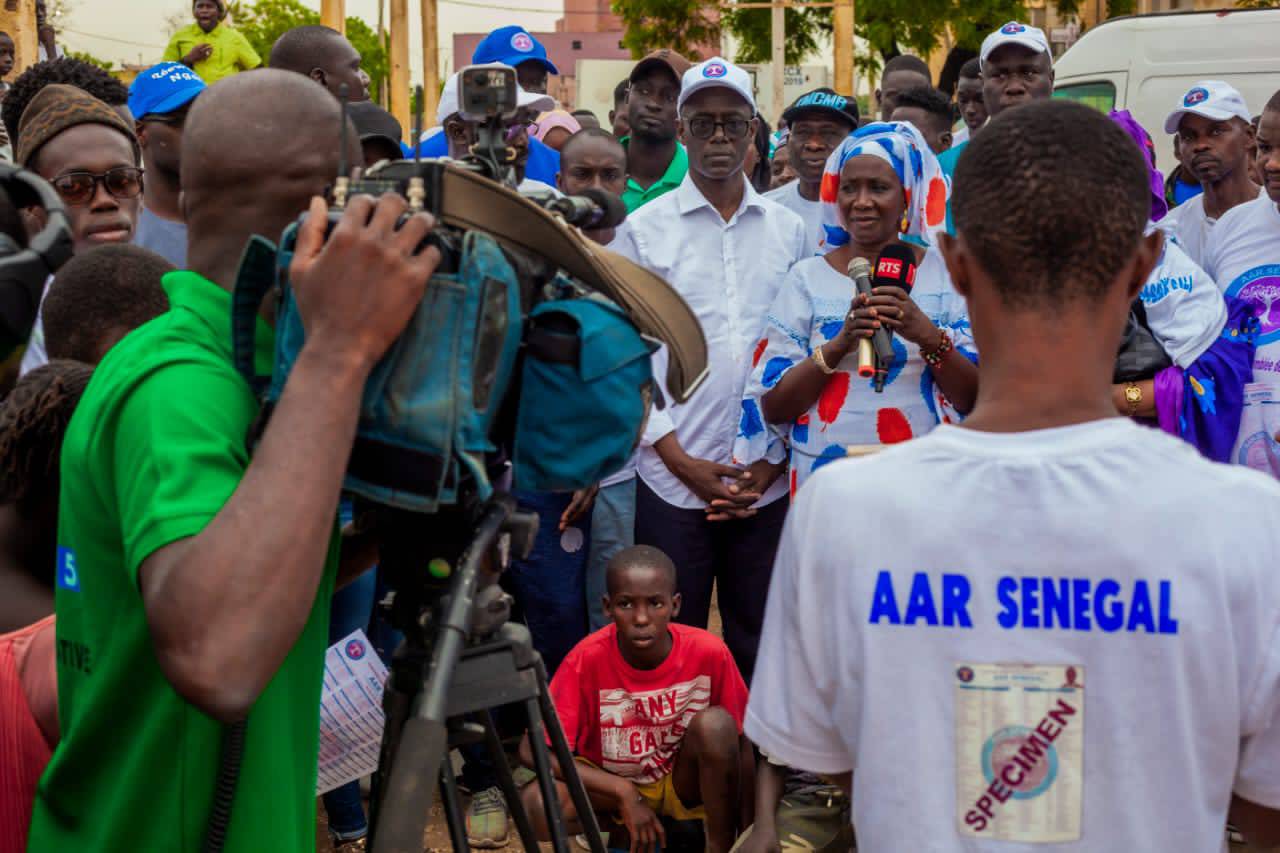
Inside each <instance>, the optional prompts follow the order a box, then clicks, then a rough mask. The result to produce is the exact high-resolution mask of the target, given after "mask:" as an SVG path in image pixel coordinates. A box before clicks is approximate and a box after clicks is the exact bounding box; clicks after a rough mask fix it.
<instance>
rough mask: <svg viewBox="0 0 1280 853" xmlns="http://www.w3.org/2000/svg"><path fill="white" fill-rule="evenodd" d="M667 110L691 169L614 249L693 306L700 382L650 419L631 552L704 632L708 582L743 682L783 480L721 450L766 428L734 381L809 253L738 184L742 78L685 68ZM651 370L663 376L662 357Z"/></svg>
mask: <svg viewBox="0 0 1280 853" xmlns="http://www.w3.org/2000/svg"><path fill="white" fill-rule="evenodd" d="M677 110H678V112H679V115H680V134H681V138H682V140H683V142H684V144H685V146H686V148H687V149H688V152H689V174H688V175H687V176H686V177H685V179H684V182H683V183H682V184H681V185H680V186H679V187H678V188H677V189H676V190H674V191H672V192H670V193H667V194H666V195H664V196H662V197H661V198H658V199H656V200H654V201H652V202H650V203H649V204H646V205H645V206H644V207H643V208H641V209H640V210H638V211H636V212H635V213H634V214H633V215H632V217H631V219H630V227H629V229H628V230H627V233H626V234H625V235H624V236H623V237H622V238H620V239H619V240H617V241H615V243H614V244H613V246H612V247H611V248H614V249H615V250H617V251H619V252H621V253H622V254H624V255H626V256H628V257H630V258H632V259H633V260H635V261H636V262H637V263H640V264H642V265H644V266H646V267H648V268H649V269H652V270H653V271H655V272H657V273H658V274H659V275H661V276H662V277H663V278H665V279H666V280H667V281H669V282H671V284H672V285H673V286H674V287H675V288H676V289H677V290H678V291H679V292H680V294H681V295H682V296H683V297H684V298H685V300H686V301H687V302H688V303H689V305H690V307H691V308H693V310H694V312H695V313H696V314H697V316H698V321H699V322H700V323H701V324H702V330H703V332H704V334H705V335H706V338H707V348H708V356H709V358H708V369H709V375H708V377H707V380H706V382H705V383H704V385H703V387H701V388H700V389H699V390H698V391H697V392H696V393H695V394H694V395H693V397H692V398H691V399H690V400H689V401H688V402H687V403H683V404H680V405H670V404H669V405H668V406H667V407H666V408H665V409H655V410H654V411H653V413H652V415H651V416H650V419H649V424H648V426H647V428H646V430H645V434H644V437H643V439H642V442H641V445H642V446H641V450H640V456H639V461H638V474H639V482H638V483H637V495H636V543H637V544H643V545H652V546H654V547H657V548H660V549H662V550H663V551H665V552H666V553H667V555H668V556H670V557H671V559H672V560H673V561H674V562H675V564H676V566H677V567H678V568H679V591H680V593H681V595H682V596H683V599H684V603H683V607H682V609H681V612H680V616H679V621H681V622H683V623H685V624H690V625H696V626H699V627H706V624H707V616H708V612H709V609H710V603H711V588H712V585H713V583H715V584H718V586H717V596H718V602H719V607H720V614H721V616H722V618H723V620H724V637H725V642H726V643H727V644H728V646H729V649H730V651H732V652H733V656H734V659H735V660H736V661H737V662H738V667H739V668H740V669H741V670H742V674H743V677H744V678H746V679H748V680H750V678H751V670H752V668H753V666H754V664H755V650H756V645H757V643H758V642H759V636H760V625H761V622H762V620H763V618H764V591H765V590H766V589H767V588H768V583H769V575H770V572H771V569H772V564H773V555H774V551H775V549H776V547H777V543H778V537H779V535H780V534H781V531H782V522H783V518H784V516H785V515H786V511H787V501H786V500H785V496H786V493H787V484H786V481H785V478H783V477H782V476H781V475H782V473H783V470H784V469H783V463H782V462H781V461H778V462H777V463H770V462H768V461H765V460H761V461H760V462H758V463H756V464H754V465H752V466H750V467H749V468H745V469H743V468H740V467H737V466H734V465H733V464H732V462H733V460H732V457H731V450H732V446H733V441H734V438H735V437H736V436H737V434H738V433H739V432H740V431H744V430H746V431H754V430H762V429H764V428H765V427H764V423H763V420H762V419H761V417H760V413H759V411H758V410H755V409H754V408H753V407H752V408H744V407H743V404H742V389H743V385H744V384H745V382H746V378H747V374H748V372H749V371H750V370H751V360H752V354H753V352H754V351H755V347H756V344H757V342H759V341H760V337H761V332H762V330H763V329H764V323H765V316H766V314H767V312H768V310H769V305H770V304H771V303H772V302H773V298H774V295H775V294H776V293H777V290H778V287H779V286H780V285H781V283H782V281H783V277H784V276H785V275H786V272H787V270H788V269H789V268H790V267H791V265H792V264H794V263H795V262H796V261H797V260H800V259H801V258H802V257H805V256H806V255H808V254H810V253H811V251H812V249H811V247H810V244H809V240H808V235H807V234H806V233H805V227H804V223H803V221H802V220H801V219H800V217H799V216H797V215H796V214H794V213H792V212H791V211H789V210H787V209H786V208H784V207H782V206H781V205H779V204H776V203H775V202H772V201H769V200H768V199H766V198H765V197H764V196H762V195H760V194H759V193H757V192H756V191H755V190H754V189H752V187H751V185H750V184H749V183H748V181H747V180H746V178H745V176H744V175H743V171H742V164H743V161H744V160H745V159H746V152H747V148H748V146H750V145H751V140H752V139H753V137H754V134H755V125H756V117H755V116H756V107H755V100H754V98H753V97H752V94H751V78H750V77H749V76H748V75H747V73H746V72H745V71H743V70H742V69H740V68H738V67H737V66H735V65H733V64H731V63H729V62H727V61H726V60H724V59H721V58H720V57H715V58H712V59H709V60H707V61H706V62H703V63H701V64H700V65H696V66H694V67H693V68H690V69H689V70H688V71H687V72H686V73H685V75H684V78H683V80H682V81H681V90H680V97H679V101H678V103H677ZM850 288H852V285H850ZM850 293H852V289H851V290H850ZM655 375H657V376H664V375H665V351H660V352H659V353H658V355H657V356H656V358H655Z"/></svg>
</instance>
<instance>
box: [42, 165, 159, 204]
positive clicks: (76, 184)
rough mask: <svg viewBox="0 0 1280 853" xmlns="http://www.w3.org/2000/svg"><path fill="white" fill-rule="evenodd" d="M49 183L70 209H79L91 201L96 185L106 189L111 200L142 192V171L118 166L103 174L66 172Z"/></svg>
mask: <svg viewBox="0 0 1280 853" xmlns="http://www.w3.org/2000/svg"><path fill="white" fill-rule="evenodd" d="M50 183H52V184H53V188H54V189H55V190H57V191H58V195H60V196H62V200H63V201H65V202H66V203H67V204H69V205H71V206H72V207H80V206H82V205H86V204H88V203H89V202H91V201H93V197H94V195H95V194H96V193H97V192H98V184H99V183H101V184H102V186H104V187H106V190H107V193H108V194H109V195H111V197H112V198H134V197H135V196H137V195H138V193H140V192H142V170H141V169H136V168H134V167H133V166H119V167H117V168H115V169H108V170H107V171H105V172H101V173H95V172H66V173H64V174H61V175H59V176H58V177H56V178H54V179H53V180H52V181H50Z"/></svg>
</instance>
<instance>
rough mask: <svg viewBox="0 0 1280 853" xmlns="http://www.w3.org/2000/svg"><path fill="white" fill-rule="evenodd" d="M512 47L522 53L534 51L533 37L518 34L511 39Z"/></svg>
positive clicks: (526, 34)
mask: <svg viewBox="0 0 1280 853" xmlns="http://www.w3.org/2000/svg"><path fill="white" fill-rule="evenodd" d="M511 46H512V47H513V48H515V49H516V50H518V51H520V52H521V53H528V52H529V51H531V50H533V36H531V35H529V34H528V33H516V34H515V35H513V36H512V37H511Z"/></svg>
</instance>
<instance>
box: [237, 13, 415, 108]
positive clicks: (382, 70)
mask: <svg viewBox="0 0 1280 853" xmlns="http://www.w3.org/2000/svg"><path fill="white" fill-rule="evenodd" d="M227 5H228V12H229V13H230V16H229V17H230V20H231V22H232V25H233V26H234V27H235V28H236V29H238V30H240V32H241V33H243V34H244V37H245V38H246V39H248V40H249V44H251V45H253V49H254V50H256V51H257V52H258V55H259V56H261V57H262V59H263V61H264V62H265V61H266V59H267V56H268V55H269V54H270V53H271V46H272V45H273V44H275V43H276V39H278V38H280V36H281V35H283V34H284V33H285V32H286V31H288V30H291V29H293V28H294V27H301V26H306V25H308V24H318V23H320V13H319V12H316V11H314V10H312V9H308V8H307V7H306V6H304V5H303V4H302V2H301V0H252V2H251V0H232V2H230V3H228V4H227ZM347 39H348V40H349V41H350V42H351V46H352V47H354V48H355V49H356V51H357V52H358V53H359V54H360V64H361V67H362V68H364V71H365V73H366V74H368V75H369V80H370V95H371V96H372V97H373V98H375V99H377V97H378V92H379V90H380V89H381V87H383V86H385V85H386V84H387V78H388V76H389V75H390V69H391V60H390V52H391V51H390V46H389V45H388V44H387V43H386V41H385V40H384V41H383V42H381V43H380V42H379V41H378V34H377V32H375V31H374V29H373V28H372V27H370V26H369V25H368V24H366V23H365V22H364V21H363V20H361V19H360V18H347Z"/></svg>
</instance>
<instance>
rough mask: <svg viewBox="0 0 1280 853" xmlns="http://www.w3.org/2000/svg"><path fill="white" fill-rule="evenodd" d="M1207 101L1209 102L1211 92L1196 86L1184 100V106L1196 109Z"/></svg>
mask: <svg viewBox="0 0 1280 853" xmlns="http://www.w3.org/2000/svg"><path fill="white" fill-rule="evenodd" d="M1207 100H1209V90H1208V89H1205V88H1204V87H1202V86H1196V87H1195V88H1194V89H1192V90H1191V91H1190V92H1187V96H1186V97H1185V98H1183V99H1182V105H1183V106H1184V107H1194V106H1195V105H1196V104H1201V103H1204V102H1205V101H1207Z"/></svg>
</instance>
